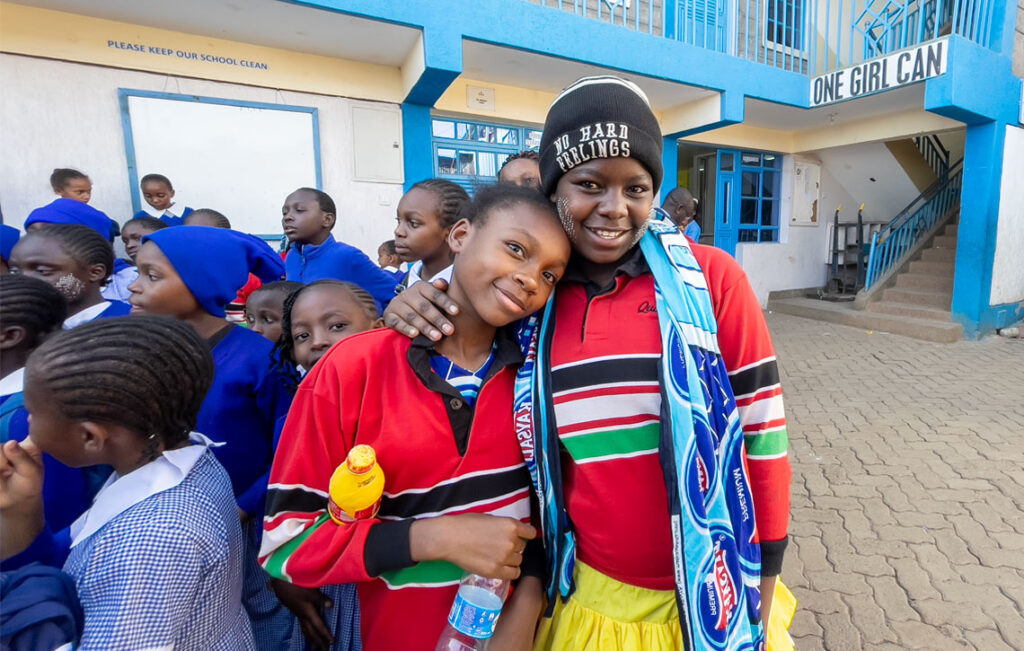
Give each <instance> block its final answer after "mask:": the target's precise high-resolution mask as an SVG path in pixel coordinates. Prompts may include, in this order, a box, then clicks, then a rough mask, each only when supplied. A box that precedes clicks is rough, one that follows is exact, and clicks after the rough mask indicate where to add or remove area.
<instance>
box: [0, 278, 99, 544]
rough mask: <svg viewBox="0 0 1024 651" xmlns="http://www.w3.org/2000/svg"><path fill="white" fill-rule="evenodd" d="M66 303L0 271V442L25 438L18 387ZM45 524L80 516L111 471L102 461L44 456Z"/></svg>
mask: <svg viewBox="0 0 1024 651" xmlns="http://www.w3.org/2000/svg"><path fill="white" fill-rule="evenodd" d="M66 316H67V303H66V302H65V300H64V297H63V296H61V295H60V292H58V291H57V290H56V289H54V288H53V287H52V286H51V285H48V284H46V283H44V282H43V281H41V280H38V279H36V278H29V277H28V276H17V275H13V274H10V275H6V276H0V319H3V326H2V327H0V443H6V442H7V441H23V440H25V438H27V437H28V430H29V427H28V410H27V409H25V398H24V393H23V391H22V389H23V388H24V380H25V362H26V360H27V359H28V356H29V354H30V353H31V352H32V351H33V350H35V349H36V348H37V347H38V346H39V345H40V344H42V343H43V342H44V341H45V340H46V338H47V337H49V336H50V335H51V333H53V332H54V331H58V332H59V331H60V326H61V324H62V323H63V322H64V319H65V317H66ZM43 465H44V466H45V468H46V473H45V478H46V479H45V481H44V483H43V497H44V498H45V504H46V513H45V515H46V523H47V525H48V526H50V527H51V528H53V529H54V530H57V529H63V528H64V527H66V526H68V525H69V524H71V523H72V522H74V521H75V518H77V517H78V516H80V515H81V514H82V513H83V512H84V511H85V510H86V509H88V508H89V504H90V503H91V502H92V498H93V496H94V495H95V494H96V491H97V490H99V488H100V486H102V485H103V482H104V481H106V479H107V476H108V475H109V474H110V469H109V467H107V466H97V467H93V468H81V469H80V468H68V467H67V466H65V465H64V464H62V463H60V462H59V461H57V460H56V459H54V458H53V457H51V456H50V455H43Z"/></svg>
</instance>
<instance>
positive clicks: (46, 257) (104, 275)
mask: <svg viewBox="0 0 1024 651" xmlns="http://www.w3.org/2000/svg"><path fill="white" fill-rule="evenodd" d="M10 267H11V272H12V273H16V274H24V275H26V276H32V277H34V278H38V279H39V280H42V281H44V282H47V283H49V284H51V285H53V286H54V287H56V288H57V291H59V292H60V293H61V294H62V295H63V296H64V298H65V299H66V300H67V302H68V306H67V309H68V317H67V319H66V320H65V321H64V328H65V329H70V328H74V327H75V326H78V325H81V324H83V323H86V322H89V321H92V320H93V319H107V318H110V317H116V316H124V315H126V314H128V312H129V311H130V309H131V308H130V306H129V305H128V304H127V303H124V302H122V301H118V300H107V299H105V298H103V294H102V293H101V292H102V290H103V286H104V285H105V284H106V282H107V279H108V278H110V275H111V274H112V273H113V272H114V249H113V248H112V247H111V246H110V242H108V241H107V240H106V239H105V238H104V237H103V236H102V235H100V234H99V233H98V232H96V231H95V230H94V229H92V228H89V227H88V226H80V225H76V224H44V225H40V226H37V227H36V228H34V229H31V230H29V231H28V233H26V234H25V235H24V236H23V237H22V238H21V239H20V240H18V243H17V244H15V245H14V250H13V251H11V259H10Z"/></svg>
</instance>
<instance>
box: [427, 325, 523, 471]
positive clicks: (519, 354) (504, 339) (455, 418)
mask: <svg viewBox="0 0 1024 651" xmlns="http://www.w3.org/2000/svg"><path fill="white" fill-rule="evenodd" d="M437 343H438V342H436V341H433V340H431V339H429V338H427V337H425V336H423V335H420V336H418V337H416V338H415V339H413V340H412V345H410V346H409V352H408V355H407V359H408V360H409V366H411V367H412V370H413V372H414V373H416V377H418V378H419V380H420V382H422V383H423V386H425V387H426V388H428V389H430V390H431V391H433V392H434V393H438V394H441V396H442V398H443V400H444V408H445V411H446V412H447V413H448V422H449V424H451V427H452V433H454V434H455V446H456V448H457V449H458V451H459V455H460V456H461V455H465V454H466V450H467V448H468V447H469V430H470V428H471V427H472V425H473V411H474V410H473V407H471V406H470V405H468V404H466V400H465V398H464V397H463V396H462V394H461V393H459V390H458V389H456V388H455V387H453V386H452V385H450V384H448V383H447V382H445V381H444V380H443V379H442V378H441V376H440V375H438V374H437V373H435V372H434V369H433V367H431V365H430V354H431V351H433V350H434V348H435V347H436V346H437ZM494 344H495V351H494V360H493V361H492V362H491V366H490V368H488V369H487V373H486V374H485V375H484V377H483V382H482V383H481V385H480V391H481V393H482V392H483V387H484V385H486V384H487V382H488V381H489V380H490V379H491V378H492V377H494V376H495V375H497V374H498V373H499V372H501V371H502V370H503V369H504V368H505V367H506V366H516V367H518V366H520V365H521V364H522V363H523V351H522V349H520V348H519V344H518V343H517V342H516V339H515V336H514V334H513V333H512V329H511V326H506V327H504V328H499V329H498V332H497V333H496V334H495V337H494Z"/></svg>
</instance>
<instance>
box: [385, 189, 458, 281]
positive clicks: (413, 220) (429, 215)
mask: <svg viewBox="0 0 1024 651" xmlns="http://www.w3.org/2000/svg"><path fill="white" fill-rule="evenodd" d="M468 203H469V195H468V194H466V191H465V190H463V189H462V188H461V187H460V186H459V185H457V184H455V183H452V182H451V181H445V180H444V179H427V180H425V181H420V182H419V183H417V184H416V185H414V186H412V187H411V188H409V191H408V192H406V193H405V194H404V195H402V199H401V201H399V202H398V211H397V212H398V217H397V222H398V225H397V226H395V252H396V253H398V257H399V258H401V260H402V262H411V263H413V264H412V266H410V267H409V273H407V274H406V275H405V279H404V280H403V281H402V284H401V285H400V287H401V288H402V289H405V288H406V287H412V286H413V285H415V284H416V283H418V282H419V281H421V280H426V281H428V282H433V281H435V280H439V279H440V280H444V281H445V282H448V281H450V280H451V278H452V250H451V249H450V248H448V233H450V232H451V230H452V226H454V225H455V222H457V221H459V219H460V217H461V215H462V212H463V210H464V209H465V207H466V205H467V204H468Z"/></svg>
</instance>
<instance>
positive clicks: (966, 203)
mask: <svg viewBox="0 0 1024 651" xmlns="http://www.w3.org/2000/svg"><path fill="white" fill-rule="evenodd" d="M1005 140H1006V125H1005V124H1001V123H999V122H986V123H984V124H977V125H972V126H968V127H967V138H966V141H965V142H964V178H963V189H962V191H961V194H960V226H959V228H958V229H957V246H956V272H955V276H954V278H953V305H952V315H953V319H954V320H955V321H958V322H959V323H961V324H962V325H963V327H964V336H965V337H969V338H977V337H979V336H981V335H982V334H984V333H985V332H986V331H987V330H990V329H992V328H995V327H996V326H995V324H994V318H995V315H994V313H993V311H992V310H991V309H990V307H989V296H990V295H991V290H992V266H993V261H994V258H995V249H996V225H997V222H998V216H999V192H1000V187H999V185H1000V179H1001V177H1002V167H1003V165H1002V157H1003V145H1004V142H1005Z"/></svg>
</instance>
